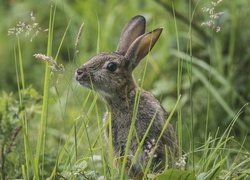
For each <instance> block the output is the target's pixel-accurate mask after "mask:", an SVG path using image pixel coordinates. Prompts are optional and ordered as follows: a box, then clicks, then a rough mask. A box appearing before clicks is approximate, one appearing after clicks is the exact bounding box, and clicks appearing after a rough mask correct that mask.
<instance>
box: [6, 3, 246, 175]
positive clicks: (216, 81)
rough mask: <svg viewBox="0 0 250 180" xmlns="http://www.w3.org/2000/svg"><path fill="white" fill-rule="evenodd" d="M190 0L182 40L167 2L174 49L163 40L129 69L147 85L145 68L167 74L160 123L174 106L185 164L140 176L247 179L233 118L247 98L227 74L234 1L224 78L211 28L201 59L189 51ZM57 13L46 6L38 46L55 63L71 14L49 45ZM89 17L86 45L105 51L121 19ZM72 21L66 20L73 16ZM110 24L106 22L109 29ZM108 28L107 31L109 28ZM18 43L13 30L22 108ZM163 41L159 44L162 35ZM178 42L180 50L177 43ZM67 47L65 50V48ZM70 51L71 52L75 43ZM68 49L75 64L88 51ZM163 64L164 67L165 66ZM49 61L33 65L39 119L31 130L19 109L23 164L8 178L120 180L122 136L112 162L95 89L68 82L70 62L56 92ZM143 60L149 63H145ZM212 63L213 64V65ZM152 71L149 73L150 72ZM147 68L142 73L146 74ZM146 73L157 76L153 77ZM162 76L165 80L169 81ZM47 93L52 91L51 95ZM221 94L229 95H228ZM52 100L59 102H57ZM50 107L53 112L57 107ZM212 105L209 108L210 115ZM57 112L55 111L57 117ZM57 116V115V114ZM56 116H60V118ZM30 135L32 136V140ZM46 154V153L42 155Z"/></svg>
mask: <svg viewBox="0 0 250 180" xmlns="http://www.w3.org/2000/svg"><path fill="white" fill-rule="evenodd" d="M133 3H136V4H137V5H138V7H139V5H140V2H132V1H131V4H132V5H133ZM162 3H163V6H162V7H164V2H162ZM192 3H193V1H191V0H190V1H188V14H189V16H188V28H187V32H188V34H189V36H188V38H187V41H185V43H183V39H182V38H183V31H182V30H181V29H182V28H183V25H180V23H179V19H178V18H179V14H178V13H179V12H178V8H179V7H178V4H176V3H174V2H172V3H171V5H170V6H171V10H172V12H171V13H172V14H173V24H174V25H173V32H174V34H175V39H174V41H175V42H176V43H177V45H176V48H175V49H171V50H169V51H168V52H166V50H165V47H164V44H162V45H161V46H160V47H159V54H163V56H164V57H161V56H159V57H160V58H159V60H158V61H157V62H151V61H152V59H153V58H152V57H154V53H155V54H157V53H156V52H157V51H158V50H157V49H155V50H154V51H153V52H152V54H150V55H149V56H148V58H147V59H145V60H144V61H145V63H144V64H142V68H143V71H142V74H139V73H136V75H135V76H136V78H137V77H138V76H139V77H140V78H139V79H141V81H140V83H141V84H140V85H141V86H142V87H146V88H148V87H147V84H148V83H149V84H156V83H157V82H154V81H155V80H156V79H154V78H152V77H149V76H151V75H152V74H153V73H155V74H158V75H159V74H166V77H158V78H161V80H165V79H167V78H175V79H176V82H175V83H176V84H177V86H176V89H175V90H176V94H175V93H174V94H175V95H174V98H175V103H174V105H173V107H172V111H171V112H170V116H169V118H168V120H167V122H166V124H165V125H166V126H167V124H168V123H169V121H170V120H171V122H172V123H174V122H175V121H174V119H175V113H176V112H177V120H178V121H177V123H176V129H177V132H178V140H179V146H180V149H179V153H180V155H182V154H183V155H184V156H183V157H181V158H183V159H184V161H185V163H187V166H186V169H185V170H167V169H166V170H165V171H164V172H162V173H159V174H151V172H149V166H148V167H147V169H146V170H145V171H146V172H147V173H145V174H144V177H145V178H146V176H147V174H148V175H150V177H157V178H158V179H171V177H172V178H173V177H176V178H181V177H182V178H183V177H186V178H187V179H188V177H189V178H190V179H194V178H196V179H215V178H217V179H233V178H234V179H248V178H249V176H250V175H249V174H250V167H249V163H250V155H249V150H248V149H247V148H246V147H245V143H246V144H248V134H247V133H248V132H247V131H245V130H246V122H245V121H243V120H241V115H242V114H244V112H246V109H247V108H248V106H249V104H248V103H247V102H246V99H244V98H242V97H241V96H240V95H239V92H238V91H237V89H234V88H233V86H232V81H233V76H234V72H235V71H234V69H233V67H234V66H235V64H234V58H235V51H236V47H235V46H236V45H235V43H236V39H237V36H236V33H235V32H236V31H237V18H236V17H237V16H236V15H237V11H236V5H235V4H237V3H236V1H235V2H233V5H231V6H230V7H231V8H232V12H234V13H235V14H233V15H232V17H233V18H232V19H233V21H232V28H231V29H230V31H229V33H230V39H229V54H228V55H227V64H228V68H229V73H228V75H229V76H228V77H227V74H225V72H224V71H223V69H225V68H226V66H225V65H224V62H223V61H222V60H223V58H225V57H223V55H222V54H221V52H220V51H219V49H220V48H221V47H222V45H223V44H222V43H221V42H220V39H219V37H218V35H216V34H215V33H214V32H212V31H211V30H209V32H210V33H209V34H206V38H211V39H210V40H209V41H207V42H206V43H207V44H206V45H205V47H206V46H208V47H206V48H207V49H208V50H207V52H209V54H210V55H209V62H208V61H207V60H206V59H205V58H204V57H203V56H199V55H196V52H195V49H193V47H194V46H195V43H197V42H199V41H203V38H201V37H199V35H197V32H196V29H192V28H193V23H195V22H194V21H195V20H194V18H195V17H196V16H195V15H196V13H197V14H198V12H197V11H198V9H199V7H200V5H201V4H202V3H201V1H199V2H198V3H197V4H195V6H193V4H192ZM154 7H158V6H154ZM185 7H186V6H185ZM119 8H120V9H123V8H124V9H125V10H126V8H127V9H130V8H129V6H126V7H125V6H124V5H121V6H119ZM67 10H69V7H68V6H65V11H67ZM143 10H145V9H142V10H141V12H143ZM58 11H59V10H58V9H57V4H55V5H52V6H51V7H50V12H49V13H50V16H49V28H48V37H47V50H46V56H47V57H53V56H54V57H55V58H54V59H55V61H56V62H57V61H58V59H60V52H61V50H62V48H63V45H64V44H63V43H64V42H65V39H67V38H69V37H70V36H69V35H68V34H67V33H68V31H70V28H71V27H72V26H73V25H72V24H73V23H71V22H72V21H73V20H70V21H69V22H67V25H66V27H65V29H64V33H63V34H62V36H61V37H60V38H59V39H60V40H59V43H57V44H58V45H56V43H55V39H56V38H55V36H54V34H55V33H56V30H58V29H57V28H56V27H55V23H56V15H57V13H59V12H58ZM162 11H163V10H161V12H162ZM67 12H69V11H67ZM91 13H92V14H91ZM136 13H137V12H136ZM88 14H91V15H93V14H95V13H93V12H88ZM112 14H116V15H117V14H119V12H117V11H116V10H115V9H114V12H108V17H115V16H112ZM127 14H131V17H132V16H133V15H132V13H129V12H127ZM176 14H177V16H176ZM95 15H96V14H95ZM89 17H90V19H91V20H93V22H92V21H91V22H92V24H90V23H86V26H97V27H98V28H97V31H96V32H97V33H94V32H91V36H92V37H91V38H94V37H93V36H97V38H96V39H97V40H96V41H94V40H92V43H93V42H94V43H93V44H94V45H92V46H93V47H94V49H96V52H99V49H102V50H103V47H106V49H105V50H107V51H108V50H110V48H111V47H112V46H113V45H111V44H112V43H111V41H108V42H104V41H102V40H103V39H105V38H106V37H107V38H109V39H110V38H111V39H112V38H115V39H118V36H119V35H118V34H119V33H117V37H115V36H116V32H115V31H119V28H118V26H120V25H122V22H121V23H118V22H117V23H116V22H115V20H116V18H111V19H113V21H111V22H112V23H113V24H112V23H111V24H109V26H110V27H107V26H108V25H106V24H105V25H104V26H105V27H102V25H103V24H104V23H103V21H104V20H103V17H100V16H98V15H96V16H94V17H95V18H94V17H93V16H89ZM160 17H161V18H162V19H164V18H165V16H162V15H161V16H160V15H159V18H160ZM163 17H164V18H163ZM129 18H130V17H126V19H122V21H123V20H124V22H125V21H126V20H127V19H129ZM196 18H197V17H196ZM72 19H74V17H73V18H72ZM149 19H150V18H149ZM157 23H159V22H157ZM160 23H161V24H162V23H163V24H164V23H165V20H164V21H163V20H162V21H160ZM93 24H94V25H93ZM116 25H117V26H116ZM111 26H114V30H113V28H111ZM103 29H110V31H107V32H106V31H103ZM113 31H114V32H115V33H112V32H113ZM169 31H170V30H169ZM204 31H205V30H204ZM109 32H111V34H112V35H110V34H109ZM89 34H90V33H89ZM89 34H88V33H87V32H86V34H84V33H83V39H84V40H83V42H84V43H85V42H87V41H86V39H87V38H89ZM198 34H199V33H198ZM75 35H76V34H75ZM103 37H105V38H103ZM163 37H167V35H165V36H164V35H163ZM57 38H58V37H57ZM70 38H71V37H70ZM101 39H102V40H101ZM197 39H198V40H197ZM166 41H167V40H166ZM21 42H22V41H20V40H19V37H18V36H17V42H16V43H17V46H15V47H14V55H15V56H14V60H15V72H16V79H17V86H18V95H19V96H18V99H19V100H18V102H19V106H20V107H23V108H24V109H25V108H27V107H25V101H26V99H25V98H26V97H25V96H24V95H23V94H22V90H23V89H26V88H27V85H28V84H27V82H26V73H27V72H26V71H25V68H24V64H25V60H24V59H23V53H22V52H23V47H22V43H21ZM95 42H96V43H95ZM84 43H82V44H84ZM164 43H166V42H165V40H164ZM201 44H202V43H201ZM203 45H204V44H203ZM57 46H58V47H57ZM82 46H84V47H83V48H86V46H87V45H86V44H84V45H82ZM82 46H81V47H82ZM90 46H91V45H90ZM92 46H91V47H92ZM183 46H184V47H185V48H183ZM86 49H87V48H86ZM183 49H184V50H183ZM69 51H70V50H69V49H68V52H69ZM75 51H77V50H76V49H75ZM200 51H202V49H200ZM84 52H85V51H84ZM96 52H94V51H93V53H91V54H92V55H94V54H95V53H96ZM37 53H39V52H37ZM75 54H76V56H75V57H74V58H75V59H74V60H75V62H78V61H81V62H82V61H83V60H82V57H81V56H83V57H84V58H87V57H88V56H89V55H88V54H83V55H82V54H81V53H80V54H79V55H78V54H77V53H76V52H75ZM197 54H198V53H197ZM165 55H166V56H169V57H170V58H171V60H173V59H177V63H176V64H177V66H175V64H174V63H173V62H170V61H169V60H168V61H167V60H165ZM31 56H32V55H31ZM214 59H216V60H217V61H215V60H214ZM166 62H167V65H165V64H166ZM82 63H83V62H82ZM157 63H158V64H159V67H158V66H157V65H156V64H157ZM152 64H153V65H152ZM50 66H51V62H46V64H45V67H44V66H43V65H42V64H41V67H44V71H45V73H44V81H43V87H44V88H43V92H42V93H41V94H42V95H43V99H42V103H41V107H42V108H41V111H40V112H39V113H38V114H39V120H38V121H37V122H39V123H36V124H35V126H39V128H37V129H38V132H35V133H34V131H35V130H33V129H36V128H35V127H34V125H31V124H32V123H34V121H33V122H31V121H30V119H29V118H30V117H31V116H30V115H29V114H28V111H27V110H25V111H21V110H20V112H21V116H20V123H21V126H22V139H23V151H24V155H25V156H24V163H23V165H22V166H21V173H20V174H21V175H20V174H19V175H17V176H16V177H19V178H23V179H45V178H50V179H58V178H62V179H78V178H86V179H91V178H92V179H97V178H104V179H126V178H127V176H126V174H125V173H124V169H125V162H126V158H127V155H128V147H129V145H130V141H128V142H127V148H126V151H125V156H124V159H123V161H121V164H120V165H119V166H118V167H116V166H115V165H114V162H116V161H119V160H120V159H115V158H114V152H113V150H112V134H111V132H112V131H111V129H109V132H110V134H109V137H110V138H109V141H108V142H104V140H103V133H104V130H105V129H106V128H111V125H112V124H111V117H109V118H108V121H107V124H105V125H103V124H102V123H101V119H102V116H103V115H102V112H103V109H102V108H103V106H102V105H103V103H100V102H99V97H98V95H97V94H95V93H94V92H92V91H86V90H84V89H82V88H80V87H77V86H76V83H74V80H73V79H72V77H71V76H73V74H72V72H73V71H74V69H75V65H73V67H72V65H68V66H67V65H66V66H65V72H63V75H64V81H63V82H64V83H65V84H66V88H65V85H63V86H62V87H63V88H64V89H63V88H62V89H63V90H61V89H60V88H61V87H59V85H58V86H56V85H54V84H53V85H52V79H53V76H52V73H56V72H53V70H51V68H50ZM151 66H154V67H153V68H152V67H151ZM161 66H162V67H161ZM167 66H173V67H176V68H175V69H174V71H175V72H174V73H175V75H174V76H175V77H173V73H172V72H170V73H169V74H170V75H168V73H165V71H164V68H166V67H167ZM217 66H218V67H219V68H217ZM72 69H73V70H72ZM232 69H233V70H232ZM152 70H153V73H150V71H152ZM165 70H167V71H168V70H171V69H170V68H166V69H165ZM176 71H177V73H176ZM67 73H69V74H67ZM149 73H150V75H147V74H149ZM68 76H70V77H68ZM154 77H155V78H157V76H156V75H155V76H154ZM186 77H188V78H186ZM186 80H188V81H186ZM166 81H167V82H170V80H166ZM187 82H188V83H187ZM61 83H62V82H61ZM183 84H185V85H186V84H188V91H189V94H188V95H187V94H186V92H185V90H186V89H185V87H183ZM228 87H229V88H228ZM164 88H166V87H164ZM199 88H201V89H202V91H203V92H205V93H204V94H206V96H205V97H206V98H204V99H203V100H204V101H205V103H203V102H202V103H201V105H200V106H202V105H204V104H206V107H205V110H204V111H203V112H202V114H205V115H202V114H201V113H200V112H199V111H198V110H197V109H198V108H197V107H196V103H197V102H198V101H197V99H200V97H198V98H197V97H196V96H197V94H196V93H197V92H198V91H199ZM53 89H54V90H53ZM220 89H225V90H226V92H228V91H229V90H228V89H230V91H229V92H230V93H231V94H232V96H230V97H228V94H230V93H228V94H226V93H225V92H223V91H221V90H220ZM54 91H55V92H56V93H53V92H54ZM65 92H67V93H65ZM65 94H66V95H65ZM162 94H163V95H160V97H162V99H163V100H164V98H165V95H164V90H163V93H162ZM225 94H226V95H225ZM231 94H230V95H231ZM198 95H199V94H198ZM170 96H171V95H170ZM187 96H188V100H187V102H189V104H188V103H185V102H184V105H183V102H182V100H183V99H184V100H185V98H186V97H187ZM167 98H168V97H166V99H167ZM233 98H235V99H240V102H241V103H243V105H242V106H241V108H240V110H239V111H238V112H237V113H235V107H233V106H232V103H230V102H232V101H233ZM228 99H231V100H232V101H231V100H228ZM139 100H140V94H137V97H136V101H135V106H134V107H135V110H134V111H135V112H134V116H133V119H132V122H134V121H135V117H136V113H137V107H138V102H139ZM163 100H162V101H163ZM64 104H65V105H64ZM215 104H216V107H218V109H220V112H222V111H223V112H225V114H226V115H225V114H224V113H223V114H224V115H225V117H221V116H220V115H216V113H218V111H216V108H214V106H215ZM56 106H60V108H58V107H56ZM237 108H238V109H239V106H237ZM58 109H59V110H60V112H57V111H58ZM213 111H214V113H212V112H213ZM187 112H189V113H187ZM40 114H41V116H40ZM58 114H63V115H60V116H58ZM63 116H64V117H65V118H63ZM196 118H199V119H198V120H199V121H202V122H197V120H196ZM62 119H63V120H65V121H64V122H62ZM54 121H56V122H54ZM216 121H225V122H227V123H224V125H225V124H226V125H225V126H224V127H225V128H224V129H223V126H222V123H216ZM190 122H191V123H190ZM203 122H205V123H203ZM53 123H54V124H53ZM51 124H53V127H52V126H51V127H50V125H51ZM55 124H56V125H55ZM133 124H134V123H132V124H131V128H130V133H129V137H128V139H130V138H131V136H132V133H133V129H134V128H133ZM150 126H151V125H149V127H150ZM219 126H220V127H219ZM236 126H237V127H239V128H240V129H241V130H242V132H243V131H244V132H243V133H242V134H244V138H243V140H242V141H239V139H238V137H235V136H234V129H235V127H236ZM197 127H198V128H197ZM164 128H165V127H164ZM148 130H149V129H148ZM146 135H147V132H146V134H145V136H144V137H143V139H145V137H146ZM33 139H35V141H34V140H33ZM142 141H143V140H142ZM141 146H142V144H141V143H140V142H139V147H138V150H137V152H136V154H135V158H136V157H137V156H138V154H139V152H140V150H141ZM48 154H49V155H51V156H48ZM185 158H186V159H185ZM186 161H187V162H186ZM47 166H48V167H47ZM2 171H3V170H2ZM17 171H18V169H17ZM2 174H4V173H2Z"/></svg>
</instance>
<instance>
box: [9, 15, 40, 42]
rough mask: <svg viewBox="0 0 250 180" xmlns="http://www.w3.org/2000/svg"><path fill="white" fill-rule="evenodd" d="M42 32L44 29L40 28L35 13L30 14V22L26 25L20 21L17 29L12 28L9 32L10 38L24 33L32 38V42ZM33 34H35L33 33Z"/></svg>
mask: <svg viewBox="0 0 250 180" xmlns="http://www.w3.org/2000/svg"><path fill="white" fill-rule="evenodd" d="M41 31H42V28H41V27H39V24H38V23H37V22H36V18H35V16H34V15H33V12H31V13H30V22H29V23H26V22H23V21H19V22H18V23H17V24H16V26H15V27H13V28H10V29H9V30H8V36H10V35H14V34H15V35H16V36H19V35H20V34H22V33H24V35H25V36H26V37H27V36H30V35H31V38H30V42H32V41H33V39H34V38H35V37H36V36H37V35H38V34H39V33H40V32H41ZM32 32H33V33H32Z"/></svg>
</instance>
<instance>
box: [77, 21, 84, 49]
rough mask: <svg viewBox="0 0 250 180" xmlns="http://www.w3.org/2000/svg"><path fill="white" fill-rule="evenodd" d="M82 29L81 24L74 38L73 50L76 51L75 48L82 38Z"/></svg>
mask: <svg viewBox="0 0 250 180" xmlns="http://www.w3.org/2000/svg"><path fill="white" fill-rule="evenodd" d="M83 27H84V23H82V25H81V26H80V28H79V31H78V34H77V37H76V42H75V49H77V46H78V44H79V42H80V38H81V36H82V30H83Z"/></svg>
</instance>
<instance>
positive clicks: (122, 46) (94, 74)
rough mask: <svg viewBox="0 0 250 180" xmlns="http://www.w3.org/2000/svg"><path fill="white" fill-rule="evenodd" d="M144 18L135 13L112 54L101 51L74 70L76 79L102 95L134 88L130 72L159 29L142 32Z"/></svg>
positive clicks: (147, 49)
mask: <svg viewBox="0 0 250 180" xmlns="http://www.w3.org/2000/svg"><path fill="white" fill-rule="evenodd" d="M145 24H146V22H145V18H144V17H143V16H140V15H138V16H135V17H134V18H132V19H131V20H130V21H129V22H128V23H127V24H126V26H125V27H124V29H123V31H122V33H121V37H120V40H119V43H118V46H117V50H116V51H115V52H111V53H107V52H104V53H100V54H98V55H96V56H94V57H93V58H91V59H90V60H89V61H87V62H86V63H85V64H83V65H82V66H81V67H79V68H78V69H77V70H76V73H75V79H76V80H77V81H78V82H79V83H80V84H81V85H83V86H85V87H87V88H90V89H92V88H93V89H94V90H95V91H97V92H99V93H100V94H101V95H102V96H103V97H104V98H105V97H106V98H108V97H113V96H120V95H124V92H128V91H131V90H132V89H134V88H135V87H136V85H135V82H134V79H133V77H132V71H133V70H134V68H135V67H136V66H137V65H138V63H139V62H140V60H141V59H143V58H144V57H145V56H146V55H147V54H148V52H149V51H150V50H151V49H152V48H153V46H154V44H155V43H156V41H157V40H158V38H159V36H160V34H161V32H162V28H157V29H155V30H153V31H152V32H149V33H146V34H145Z"/></svg>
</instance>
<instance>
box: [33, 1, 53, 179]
mask: <svg viewBox="0 0 250 180" xmlns="http://www.w3.org/2000/svg"><path fill="white" fill-rule="evenodd" d="M53 10H54V11H53ZM55 12H56V8H54V7H53V5H51V8H50V18H49V31H48V43H47V56H49V57H50V56H51V53H52V39H53V27H54V19H55ZM50 73H51V71H50V67H49V62H46V67H45V77H44V89H43V94H44V96H43V105H42V115H41V121H40V128H39V134H38V141H37V147H36V155H35V164H36V168H37V170H38V169H39V168H40V166H39V163H40V156H41V151H43V153H42V161H43V162H44V152H45V138H46V126H47V116H48V104H49V103H48V100H49V85H50ZM42 165H43V166H42V169H43V168H44V163H42ZM36 178H38V179H39V177H36Z"/></svg>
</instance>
